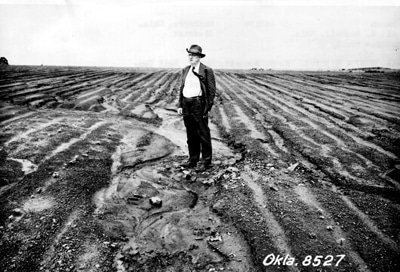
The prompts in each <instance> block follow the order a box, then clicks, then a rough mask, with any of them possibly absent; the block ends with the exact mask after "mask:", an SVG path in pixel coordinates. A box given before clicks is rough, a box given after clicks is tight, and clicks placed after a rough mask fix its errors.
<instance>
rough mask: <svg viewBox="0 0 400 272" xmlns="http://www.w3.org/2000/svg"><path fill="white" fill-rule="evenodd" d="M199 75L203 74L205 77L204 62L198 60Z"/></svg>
mask: <svg viewBox="0 0 400 272" xmlns="http://www.w3.org/2000/svg"><path fill="white" fill-rule="evenodd" d="M199 75H201V76H203V78H205V76H206V73H205V71H204V64H203V63H201V62H200V67H199Z"/></svg>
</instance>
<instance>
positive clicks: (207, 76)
mask: <svg viewBox="0 0 400 272" xmlns="http://www.w3.org/2000/svg"><path fill="white" fill-rule="evenodd" d="M190 67H191V66H190V65H189V66H186V67H185V68H183V69H182V74H181V80H180V84H181V85H180V88H179V101H178V108H182V100H183V87H184V86H185V79H186V76H187V74H188V73H189V72H190V73H191V71H190ZM198 74H199V80H200V86H201V91H202V96H203V97H204V102H205V105H204V109H203V114H206V113H207V112H209V111H210V110H211V108H212V106H213V104H214V97H215V90H216V84H215V76H214V71H213V70H212V69H211V68H210V67H208V66H206V65H204V64H203V63H200V67H199V72H198Z"/></svg>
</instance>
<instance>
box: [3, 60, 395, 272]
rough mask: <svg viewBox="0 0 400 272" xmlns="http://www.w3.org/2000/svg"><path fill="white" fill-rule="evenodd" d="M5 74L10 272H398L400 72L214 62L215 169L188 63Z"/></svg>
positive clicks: (6, 259)
mask: <svg viewBox="0 0 400 272" xmlns="http://www.w3.org/2000/svg"><path fill="white" fill-rule="evenodd" d="M0 73H1V77H0V101H1V102H0V103H1V114H0V130H1V135H0V142H1V149H0V176H1V180H0V182H1V184H0V186H1V187H0V264H1V267H2V271H18V272H20V271H400V245H399V242H400V184H399V182H400V180H399V178H400V160H399V158H400V74H399V73H396V72H390V73H379V74H378V73H377V74H373V73H372V74H366V73H359V74H356V73H344V72H343V73H341V72H263V73H261V72H255V73H250V72H244V71H241V72H236V71H216V77H217V96H216V100H215V107H214V108H213V110H212V117H211V129H212V137H213V148H214V161H213V167H212V169H211V170H210V171H209V172H207V173H197V172H195V171H188V170H186V169H183V168H181V167H180V164H181V163H182V162H184V161H185V160H186V156H187V148H186V134H185V129H184V126H183V121H182V120H181V117H179V116H178V115H177V114H176V111H175V110H176V103H177V98H178V93H177V92H178V90H177V87H178V86H177V84H178V78H179V70H144V69H142V70H140V69H116V68H114V69H111V68H110V69H107V68H80V67H74V68H73V67H29V66H10V67H3V68H1V70H0ZM153 197H158V198H159V199H161V200H162V203H161V205H155V204H157V203H150V199H151V198H153ZM278 255H279V256H280V257H278ZM267 256H269V257H268V258H266V257H267ZM273 256H275V258H273ZM282 257H285V258H282Z"/></svg>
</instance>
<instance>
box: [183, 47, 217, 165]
mask: <svg viewBox="0 0 400 272" xmlns="http://www.w3.org/2000/svg"><path fill="white" fill-rule="evenodd" d="M186 51H187V52H188V57H189V63H190V65H189V66H187V67H185V68H183V70H182V75H181V86H180V91H179V102H178V114H179V115H183V122H184V124H185V127H186V134H187V143H188V147H189V160H188V161H187V163H185V164H184V165H183V166H184V167H188V168H194V167H196V166H198V170H199V171H204V170H206V169H208V168H209V167H210V166H211V158H212V146H211V135H210V128H209V127H208V113H209V112H210V110H211V107H212V106H213V103H214V97H215V89H216V87H215V77H214V72H213V70H212V69H211V68H210V67H208V66H206V65H204V64H203V63H201V62H200V59H201V58H204V57H205V56H206V55H205V54H203V53H202V49H201V47H200V46H198V45H192V46H191V47H190V49H189V50H188V49H187V48H186ZM200 153H201V157H202V159H201V163H200V164H199V165H197V163H198V162H199V161H200Z"/></svg>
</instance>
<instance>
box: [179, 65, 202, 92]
mask: <svg viewBox="0 0 400 272" xmlns="http://www.w3.org/2000/svg"><path fill="white" fill-rule="evenodd" d="M199 67H200V62H199V63H197V65H196V66H195V68H194V71H195V72H196V73H198V72H199ZM192 69H193V67H192V66H190V68H189V71H188V73H187V76H186V79H185V86H184V87H183V96H184V97H187V98H189V97H195V96H201V85H200V80H199V78H198V77H197V76H196V75H195V74H193V71H192Z"/></svg>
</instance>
